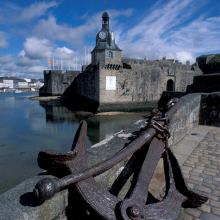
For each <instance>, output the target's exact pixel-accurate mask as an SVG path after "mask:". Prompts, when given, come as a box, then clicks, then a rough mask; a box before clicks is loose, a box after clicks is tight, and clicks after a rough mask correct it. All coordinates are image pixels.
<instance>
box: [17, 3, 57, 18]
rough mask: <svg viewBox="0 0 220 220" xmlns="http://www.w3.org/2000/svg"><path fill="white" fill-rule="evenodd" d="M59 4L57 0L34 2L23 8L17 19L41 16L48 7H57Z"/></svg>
mask: <svg viewBox="0 0 220 220" xmlns="http://www.w3.org/2000/svg"><path fill="white" fill-rule="evenodd" d="M57 5H58V4H57V2H56V1H50V2H37V3H33V4H31V5H30V6H29V7H26V8H24V9H23V10H22V12H21V14H20V15H19V17H18V18H17V21H29V20H31V19H33V18H38V17H41V16H42V15H44V14H45V13H46V12H47V11H48V9H50V8H53V7H56V6H57Z"/></svg>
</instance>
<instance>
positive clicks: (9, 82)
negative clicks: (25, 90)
mask: <svg viewBox="0 0 220 220" xmlns="http://www.w3.org/2000/svg"><path fill="white" fill-rule="evenodd" d="M2 84H3V87H5V88H9V89H13V88H14V80H12V79H3V83H2Z"/></svg>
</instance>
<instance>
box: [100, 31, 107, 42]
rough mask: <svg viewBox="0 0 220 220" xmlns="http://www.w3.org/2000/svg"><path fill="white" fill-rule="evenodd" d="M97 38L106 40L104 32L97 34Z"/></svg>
mask: <svg viewBox="0 0 220 220" xmlns="http://www.w3.org/2000/svg"><path fill="white" fill-rule="evenodd" d="M99 37H100V38H101V39H102V40H104V39H105V38H106V33H105V32H104V31H101V32H99Z"/></svg>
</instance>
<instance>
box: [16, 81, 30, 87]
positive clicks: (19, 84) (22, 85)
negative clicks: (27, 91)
mask: <svg viewBox="0 0 220 220" xmlns="http://www.w3.org/2000/svg"><path fill="white" fill-rule="evenodd" d="M17 87H18V88H28V82H18V84H17Z"/></svg>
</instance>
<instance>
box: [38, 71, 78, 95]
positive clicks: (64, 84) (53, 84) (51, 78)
mask: <svg viewBox="0 0 220 220" xmlns="http://www.w3.org/2000/svg"><path fill="white" fill-rule="evenodd" d="M78 74H79V72H77V71H66V72H62V71H61V70H45V71H44V86H43V87H42V88H40V90H39V96H51V95H54V96H56V95H62V94H63V93H64V91H65V90H66V89H67V88H68V87H69V86H70V85H71V83H72V82H73V81H74V79H75V78H76V77H77V75H78Z"/></svg>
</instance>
